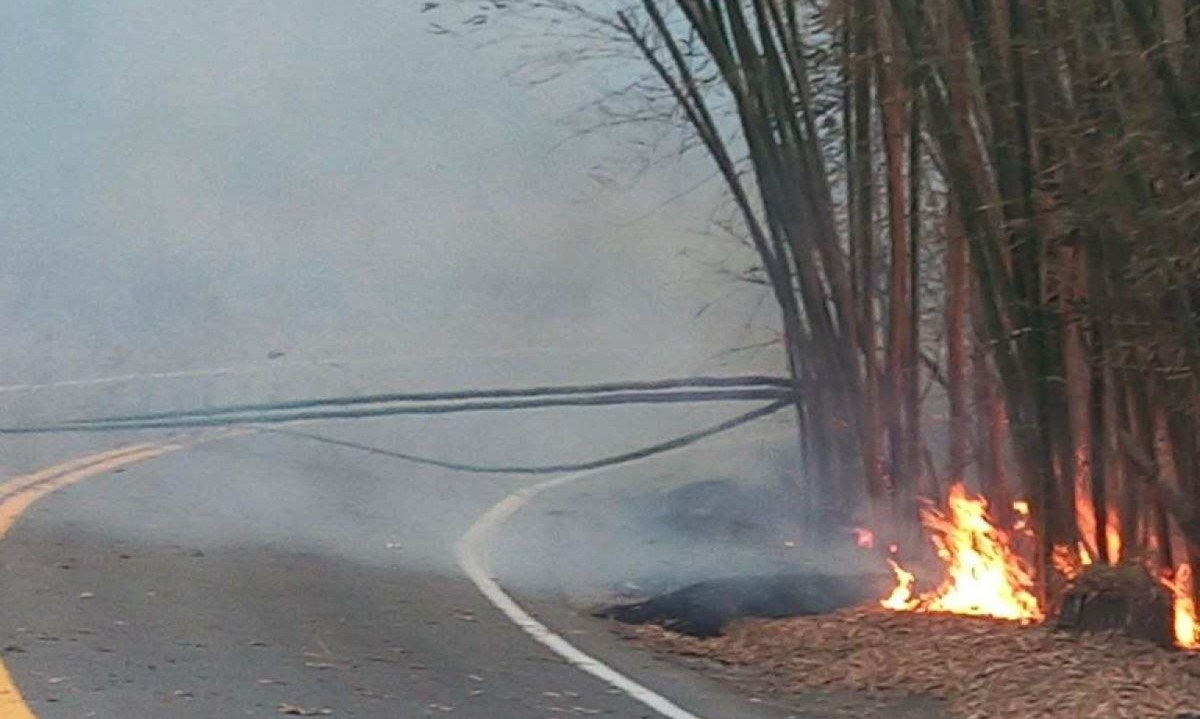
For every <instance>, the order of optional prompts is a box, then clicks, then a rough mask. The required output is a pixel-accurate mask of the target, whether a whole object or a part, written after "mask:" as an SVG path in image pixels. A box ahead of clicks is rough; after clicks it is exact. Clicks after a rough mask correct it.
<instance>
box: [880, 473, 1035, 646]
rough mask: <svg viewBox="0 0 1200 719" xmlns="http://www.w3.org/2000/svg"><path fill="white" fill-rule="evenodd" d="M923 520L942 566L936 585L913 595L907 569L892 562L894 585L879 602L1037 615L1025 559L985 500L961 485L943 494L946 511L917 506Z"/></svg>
mask: <svg viewBox="0 0 1200 719" xmlns="http://www.w3.org/2000/svg"><path fill="white" fill-rule="evenodd" d="M921 514H922V523H923V524H924V525H925V527H926V528H927V529H929V530H930V533H931V534H930V540H931V541H932V542H933V545H934V547H935V548H936V549H937V554H938V557H939V558H941V560H942V562H943V563H944V564H945V567H946V579H945V580H944V581H943V582H942V584H941V586H939V587H938V588H937V589H936V590H934V591H932V592H927V593H925V594H922V595H920V596H919V597H917V598H913V596H912V580H911V577H912V575H911V573H909V572H908V571H907V570H905V569H903V568H902V567H900V566H899V565H897V564H894V563H893V570H894V571H895V572H896V579H897V586H896V588H895V589H893V591H892V594H891V596H889V597H888V598H887V599H886V600H884V602H885V603H884V606H885V607H888V608H891V609H900V610H904V611H919V612H946V613H950V614H966V615H972V616H984V617H995V618H998V619H1009V620H1013V621H1021V622H1030V621H1037V620H1040V619H1041V618H1042V611H1041V608H1040V607H1039V606H1038V602H1037V598H1036V597H1035V596H1034V595H1033V586H1034V583H1033V578H1032V575H1031V572H1030V571H1029V569H1028V567H1027V566H1026V564H1025V562H1024V561H1023V560H1022V559H1021V558H1020V556H1018V555H1017V554H1016V553H1015V552H1014V551H1013V550H1012V548H1011V546H1010V544H1009V537H1008V535H1007V533H1005V532H1004V531H1002V530H1000V529H999V528H998V527H996V526H995V524H993V523H992V521H991V519H990V518H989V517H988V514H987V500H985V499H983V498H982V497H969V496H967V491H966V489H965V488H964V487H963V486H962V485H961V484H956V485H954V487H953V488H951V490H950V496H949V497H948V498H947V512H946V513H945V514H943V513H942V512H940V511H938V510H936V509H934V508H928V509H925V510H922V512H921Z"/></svg>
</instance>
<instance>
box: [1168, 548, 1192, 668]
mask: <svg viewBox="0 0 1200 719" xmlns="http://www.w3.org/2000/svg"><path fill="white" fill-rule="evenodd" d="M1163 583H1164V584H1166V585H1167V588H1169V589H1170V590H1171V592H1172V594H1174V595H1175V643H1176V644H1178V645H1179V646H1181V647H1183V648H1184V649H1200V617H1198V616H1197V614H1196V600H1195V595H1194V594H1192V568H1191V566H1190V565H1187V564H1180V565H1179V568H1178V569H1177V570H1176V571H1175V578H1174V579H1173V580H1171V581H1166V580H1164V582H1163Z"/></svg>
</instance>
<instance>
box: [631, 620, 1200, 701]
mask: <svg viewBox="0 0 1200 719" xmlns="http://www.w3.org/2000/svg"><path fill="white" fill-rule="evenodd" d="M620 631H621V632H622V633H623V634H624V635H625V636H627V637H628V638H630V639H631V640H632V641H634V642H637V643H639V644H641V645H643V646H644V647H646V648H648V649H650V650H653V651H657V652H663V653H670V654H673V655H675V656H676V657H678V658H680V659H681V660H683V661H686V662H688V663H691V664H695V665H698V666H704V667H705V668H707V669H708V670H709V671H711V672H713V673H716V674H718V675H721V676H724V677H725V678H726V679H729V680H731V681H734V682H735V683H736V684H738V685H739V686H740V687H742V688H743V689H744V690H747V691H751V692H754V693H755V694H756V695H760V696H764V697H773V698H774V699H773V700H774V701H779V703H786V702H785V701H783V700H785V699H786V697H787V696H788V695H799V694H805V695H807V694H810V693H813V692H817V693H828V695H829V696H830V697H837V696H839V695H844V694H845V693H847V692H850V693H855V694H857V693H863V694H865V695H867V696H875V697H878V698H879V702H880V706H884V705H886V704H889V703H894V702H896V701H897V700H900V701H903V698H904V697H909V698H911V699H914V700H917V699H929V700H933V702H934V704H931V705H930V707H931V709H930V710H931V711H932V706H935V705H936V706H943V707H944V713H945V715H946V716H949V717H955V718H959V719H988V718H990V717H995V718H996V719H1000V718H1004V719H1032V718H1033V717H1038V718H1039V719H1067V718H1068V717H1069V718H1072V719H1074V718H1077V717H1089V718H1091V717H1095V718H1096V719H1100V718H1104V719H1109V718H1116V717H1130V718H1138V719H1141V718H1146V719H1155V718H1157V717H1167V718H1171V717H1184V716H1189V714H1188V712H1192V711H1197V712H1200V653H1195V652H1191V653H1189V652H1182V651H1171V650H1167V649H1163V648H1160V647H1157V646H1154V645H1151V644H1148V643H1144V642H1140V641H1135V640H1131V639H1127V638H1125V637H1121V636H1113V635H1096V634H1093V635H1077V634H1072V633H1066V632H1061V631H1054V630H1052V629H1050V628H1048V627H1041V626H1038V627H1020V626H1017V625H1015V624H1012V623H1008V622H999V621H990V620H980V619H970V618H964V617H952V616H932V615H919V614H897V613H894V612H889V611H887V610H884V609H882V608H874V607H871V608H857V609H851V610H846V611H842V612H837V613H834V614H830V615H825V616H819V617H798V618H792V619H781V620H742V621H740V622H738V623H736V624H734V625H732V626H731V627H730V628H729V630H728V631H727V632H726V634H725V635H724V636H721V637H718V638H715V639H695V638H692V637H687V636H683V635H678V634H673V633H670V632H667V631H664V630H663V629H661V628H658V627H653V626H638V627H622V628H621V629H620ZM836 704H837V702H836V701H831V707H830V716H838V715H841V716H848V714H845V713H843V712H839V711H838V710H837V707H836ZM857 716H862V715H861V714H858V715H857ZM879 716H881V717H883V716H896V715H895V714H889V713H880V714H879ZM928 716H931V717H932V715H928ZM1196 716H1197V717H1200V714H1197V715H1196Z"/></svg>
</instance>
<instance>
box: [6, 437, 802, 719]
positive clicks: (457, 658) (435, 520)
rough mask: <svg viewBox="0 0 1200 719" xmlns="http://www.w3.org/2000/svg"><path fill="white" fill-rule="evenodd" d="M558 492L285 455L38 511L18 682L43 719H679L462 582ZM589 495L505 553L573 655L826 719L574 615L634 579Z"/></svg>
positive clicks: (221, 459)
mask: <svg viewBox="0 0 1200 719" xmlns="http://www.w3.org/2000/svg"><path fill="white" fill-rule="evenodd" d="M540 421H541V422H542V426H541V427H540V431H541V432H542V433H543V434H542V436H545V433H546V432H551V431H552V430H549V429H547V425H546V424H545V420H540ZM336 429H337V430H338V432H339V433H340V434H339V436H343V437H347V438H353V439H355V440H359V441H364V442H369V443H374V444H376V445H381V444H386V443H388V442H391V443H392V444H395V443H396V442H397V438H400V437H405V438H411V437H413V436H415V432H414V431H413V430H411V429H409V428H407V427H406V426H402V425H400V424H397V423H389V422H374V423H370V424H365V425H363V426H355V427H350V426H348V425H347V426H340V427H337V428H336ZM429 431H436V428H434V429H431V430H429ZM192 437H194V436H189V437H185V438H183V439H187V440H190V439H191V438H192ZM462 438H463V440H464V441H465V446H466V447H468V448H470V447H472V446H475V445H479V446H489V445H493V444H497V443H499V444H503V443H504V442H505V441H506V440H504V439H503V438H493V437H490V436H489V435H487V434H484V433H482V431H478V430H477V431H476V432H474V433H472V432H469V431H468V432H466V433H465V434H463V436H462ZM26 441H28V442H35V443H36V446H32V447H31V446H24V447H15V446H10V447H9V452H8V454H7V456H8V457H9V458H10V461H11V458H12V457H19V458H21V460H19V461H23V462H24V463H25V464H26V465H28V466H27V467H26V469H28V468H29V467H32V466H34V464H33V458H34V457H37V458H39V459H38V461H39V462H40V463H41V464H42V465H44V464H48V463H52V462H56V461H58V462H61V461H65V460H67V459H69V458H71V457H74V456H79V455H82V454H86V453H87V452H88V451H97V450H103V449H108V448H111V447H113V446H115V445H116V444H118V443H120V442H124V443H132V442H135V441H136V442H155V443H162V442H167V441H172V438H168V437H165V436H162V435H158V436H145V435H143V436H139V437H136V438H120V437H106V438H104V440H103V441H101V440H100V439H99V438H83V439H79V438H75V439H68V440H59V439H35V440H26ZM410 446H411V445H410ZM22 453H23V454H22ZM618 471H620V470H618ZM657 471H658V470H656V472H657ZM13 473H14V472H12V471H10V472H9V476H11V474H13ZM626 474H630V475H631V476H632V475H634V474H636V472H633V473H630V472H628V471H627V472H626ZM537 481H541V480H531V479H528V478H513V477H498V478H479V477H469V476H463V475H456V474H453V473H449V472H445V471H441V470H434V469H430V468H416V467H413V466H412V465H405V464H400V463H397V462H396V461H394V460H389V459H387V458H380V457H375V456H371V455H369V454H366V453H362V452H355V451H353V450H348V449H338V448H332V447H329V446H327V445H320V444H315V443H308V442H302V441H299V440H297V439H294V438H289V437H281V436H273V435H265V434H257V435H245V436H237V437H233V438H225V439H221V440H219V441H212V442H206V443H201V444H195V445H189V446H185V447H184V448H183V449H181V450H179V451H174V452H170V453H168V454H164V455H162V456H159V457H155V458H152V459H148V460H146V461H141V462H138V463H136V464H130V465H129V466H127V467H123V468H119V469H116V471H112V470H111V469H107V470H106V471H105V472H104V473H102V474H99V475H97V476H93V477H90V478H87V479H85V480H83V481H80V482H78V483H76V484H72V485H71V486H69V487H64V488H61V489H59V490H57V491H55V492H53V493H52V494H49V495H48V496H46V497H45V498H44V499H42V500H41V501H39V502H38V503H36V504H34V505H33V506H32V507H30V508H29V509H28V510H27V511H25V512H24V513H23V514H22V515H21V516H20V517H19V518H16V523H15V526H14V527H13V528H12V530H11V531H10V532H9V533H8V535H7V536H6V537H5V538H4V539H3V540H2V541H0V569H2V571H3V576H4V583H3V587H2V588H0V632H2V634H3V636H2V637H0V642H2V645H0V646H2V650H3V661H4V664H5V665H7V667H8V669H9V672H10V673H11V675H12V679H13V680H15V683H16V685H17V686H18V687H19V689H20V692H21V694H22V695H23V697H24V702H25V705H26V708H27V709H28V710H29V711H31V712H32V713H33V715H34V716H36V717H40V718H41V719H60V718H61V719H66V718H71V719H75V718H81V717H118V716H119V717H138V718H142V717H145V718H149V717H197V718H199V717H206V718H207V717H234V716H278V715H281V714H287V713H307V714H308V715H313V716H321V715H328V716H335V717H422V716H445V717H489V718H496V719H507V718H510V717H511V718H512V719H518V718H519V719H528V718H529V717H564V716H566V717H569V716H592V715H605V716H614V717H651V716H657V714H656V713H655V712H654V711H653V710H652V709H650V708H649V707H647V706H646V705H645V704H643V703H640V702H638V701H635V700H634V699H633V698H631V697H630V696H628V695H627V694H626V693H624V692H622V691H620V690H617V689H614V688H613V687H612V686H610V685H608V684H605V683H604V682H602V681H600V680H598V679H596V678H594V677H592V676H589V675H587V674H585V673H583V672H581V671H580V670H579V669H577V668H575V667H572V666H571V665H569V664H568V663H567V662H566V661H565V660H563V659H562V658H561V657H560V656H558V655H556V654H554V653H552V652H551V651H549V650H548V649H546V648H545V647H543V646H541V645H539V644H537V643H535V642H534V641H533V640H532V639H531V638H530V637H529V636H528V635H526V634H525V633H524V632H522V631H521V629H519V628H518V627H516V626H514V625H513V624H512V623H511V622H510V621H509V619H508V618H506V617H505V616H504V615H503V614H501V612H499V611H498V610H497V609H496V608H495V607H494V606H492V604H490V603H489V602H488V601H487V599H485V598H484V596H483V595H482V594H481V593H480V592H479V590H478V589H477V587H476V586H475V585H474V584H472V583H471V581H469V579H468V578H467V577H466V576H464V574H463V573H462V572H461V570H459V568H458V567H457V566H456V564H455V562H454V547H455V543H456V542H457V541H458V540H459V538H460V537H461V536H462V535H463V534H464V533H465V532H467V531H468V529H469V528H470V527H471V525H472V523H473V522H475V521H476V519H477V518H478V517H479V516H480V515H482V514H483V513H484V512H486V511H487V510H488V508H489V507H491V506H493V505H494V504H496V503H497V502H499V501H501V500H502V499H503V498H504V497H506V496H508V495H509V494H510V493H512V492H514V491H515V490H518V489H520V488H521V487H524V486H529V485H531V484H534V483H536V482H537ZM581 484H582V483H581ZM628 484H629V486H631V487H632V486H636V482H629V483H628ZM606 486H607V485H606ZM588 491H589V490H581V491H577V492H576V493H575V494H574V495H572V494H570V493H564V494H563V495H561V496H559V497H558V499H557V500H556V501H550V502H548V503H547V504H546V506H545V507H542V508H540V509H539V508H537V507H534V506H530V507H527V508H526V509H524V510H522V511H521V512H520V513H518V514H517V515H516V516H515V517H514V519H513V521H512V522H511V526H510V527H506V528H505V531H503V532H501V533H500V534H499V535H497V536H496V537H495V538H493V539H492V540H491V544H492V546H489V547H486V548H485V549H486V550H487V551H488V552H489V553H491V554H492V555H493V556H495V557H497V558H498V559H497V561H496V562H495V565H496V568H497V569H496V571H497V573H498V580H499V582H500V583H501V584H502V585H505V586H506V588H509V587H511V588H512V590H513V591H514V593H515V594H516V595H517V597H518V599H519V601H520V602H521V603H522V605H524V606H526V607H528V608H530V610H531V611H532V613H534V614H535V615H537V616H538V617H539V618H540V619H541V621H543V622H544V623H546V624H547V625H548V626H550V627H551V628H553V629H554V630H555V631H557V632H559V633H560V634H561V635H562V636H564V637H566V638H567V639H568V640H569V641H570V642H571V643H572V644H574V645H575V646H577V647H579V648H581V649H582V650H584V651H586V652H588V653H589V654H591V655H592V656H594V657H597V658H599V659H600V660H602V661H603V662H605V663H606V664H607V665H609V666H611V667H613V668H614V669H615V670H616V671H618V672H621V673H623V674H624V675H627V676H630V677H633V678H634V679H636V680H637V681H639V682H641V683H643V684H644V685H646V686H647V687H649V688H650V689H652V690H653V691H655V692H657V693H659V694H661V695H662V696H664V697H666V698H668V699H670V700H671V701H672V702H675V703H676V704H678V705H680V706H682V707H683V708H685V709H686V710H687V711H689V712H692V713H694V714H695V715H696V716H700V717H704V718H705V719H716V718H720V717H730V718H732V717H774V716H802V715H801V714H798V713H796V712H794V711H793V712H790V713H788V712H783V711H782V710H780V709H775V708H772V707H770V706H768V705H767V704H764V703H762V702H754V701H747V700H745V699H743V698H739V697H737V696H734V695H732V694H731V693H729V692H728V691H727V690H726V689H725V688H723V687H721V686H718V685H715V684H713V683H710V682H709V681H708V680H705V679H703V678H701V677H700V676H699V675H697V674H694V673H692V672H689V671H687V670H684V669H681V668H679V667H677V666H675V665H672V664H668V663H665V662H662V661H659V660H655V659H653V658H649V657H646V656H643V655H640V654H638V653H636V652H634V651H632V650H631V649H629V648H628V647H625V646H622V645H621V644H620V642H619V641H618V640H616V639H615V638H614V637H612V636H611V634H610V633H609V631H608V629H607V628H606V627H605V626H604V625H603V624H602V623H598V622H594V621H592V620H590V619H587V618H586V617H585V616H583V615H581V614H580V613H578V612H575V611H572V609H571V605H570V603H569V602H568V601H566V600H564V599H563V598H562V597H563V595H564V592H566V591H567V589H566V588H567V587H568V586H569V587H570V592H569V593H571V594H579V593H581V592H584V593H586V592H585V590H586V588H588V587H590V588H592V589H596V588H598V587H600V585H601V584H603V583H605V582H606V581H609V580H610V579H612V578H613V576H615V575H616V574H617V573H619V572H620V571H622V570H621V569H620V567H619V565H620V562H621V561H622V560H623V559H629V558H628V557H627V556H626V557H624V558H623V557H621V556H614V552H613V551H609V550H611V549H612V548H611V547H607V548H606V546H605V542H608V541H616V540H614V539H613V537H614V534H613V532H614V531H615V532H617V533H619V532H620V531H621V527H620V526H617V525H616V524H614V525H613V526H600V523H597V521H594V520H593V521H591V522H590V524H588V523H585V522H571V521H569V515H570V513H571V511H573V510H572V506H576V507H581V506H583V504H584V503H586V502H588V501H589V499H588V494H587V492H588ZM606 491H615V492H617V493H621V492H631V491H634V490H631V489H619V490H611V489H610V490H606ZM548 494H551V493H548ZM537 501H538V500H537V499H535V503H536V502H537ZM564 502H565V504H564ZM564 517H567V520H568V521H566V522H565V523H564ZM605 521H611V522H615V523H618V524H619V523H620V522H622V521H624V520H622V519H621V518H619V517H615V518H614V517H609V520H605ZM585 524H586V525H587V528H586V531H582V532H581V528H582V527H584V525H585ZM569 537H574V538H575V539H568V538H569ZM581 537H582V538H583V539H580V538H581ZM624 539H625V540H626V541H628V540H629V537H627V536H626V537H624ZM624 553H625V552H621V554H624ZM602 559H603V560H605V561H601V560H602ZM662 561H667V560H666V559H665V558H664V559H663V560H662ZM672 561H678V560H672ZM593 570H594V571H593ZM510 578H511V580H510ZM0 706H3V705H0ZM6 711H8V713H10V714H11V713H12V712H13V710H6ZM814 716H815V715H814Z"/></svg>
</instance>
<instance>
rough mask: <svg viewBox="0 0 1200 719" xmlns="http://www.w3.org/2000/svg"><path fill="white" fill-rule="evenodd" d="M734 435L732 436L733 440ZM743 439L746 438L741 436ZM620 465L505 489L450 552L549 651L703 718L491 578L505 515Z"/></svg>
mask: <svg viewBox="0 0 1200 719" xmlns="http://www.w3.org/2000/svg"><path fill="white" fill-rule="evenodd" d="M792 434H794V430H789V431H788V432H770V433H766V434H762V435H759V436H758V437H757V439H759V440H770V439H776V438H779V437H783V436H792ZM737 441H738V440H734V442H737ZM741 441H742V442H744V441H745V440H741ZM724 443H725V442H717V443H715V444H724ZM713 444H714V443H709V444H707V445H704V446H705V447H706V448H711V447H712V446H713ZM696 448H697V447H696V446H689V447H679V448H677V449H673V450H670V451H668V452H663V453H662V454H659V455H652V456H650V457H644V458H642V459H639V460H637V461H634V462H629V463H627V464H623V465H620V468H625V467H629V466H633V465H637V464H642V463H645V462H651V461H656V460H659V459H664V458H666V457H669V456H671V455H674V454H677V453H682V452H684V451H687V450H695V449H696ZM617 468H618V467H600V468H597V469H589V470H585V471H583V472H575V473H573V474H568V475H565V476H562V477H556V478H554V479H550V480H547V481H545V482H540V483H538V484H534V485H530V486H528V487H524V488H522V489H519V490H517V491H515V492H513V493H512V494H510V495H508V496H507V497H505V498H504V499H502V500H500V502H499V503H497V504H496V505H494V506H493V507H492V508H491V509H489V510H488V511H486V512H484V513H483V515H482V516H480V517H479V519H477V520H475V523H474V524H472V525H471V528H470V529H468V530H467V533H466V534H464V535H463V536H462V538H461V539H459V540H458V545H457V546H456V547H455V550H454V554H455V557H456V558H457V559H458V566H459V568H461V569H462V570H463V572H464V573H465V574H466V575H467V577H468V578H470V580H471V581H472V582H473V583H474V584H475V586H476V587H477V588H478V589H479V591H480V593H482V594H483V596H484V597H486V598H487V600H488V601H489V602H491V603H492V606H494V607H496V608H497V609H499V610H500V611H501V612H502V613H503V614H504V616H505V617H507V618H508V620H509V621H510V622H512V623H513V624H515V625H517V626H518V627H520V628H521V629H522V630H523V631H524V632H525V633H526V634H528V635H529V636H530V637H532V638H533V639H534V641H536V642H538V643H539V644H541V645H542V646H544V647H546V648H547V649H549V650H550V651H552V652H554V653H555V654H557V655H559V656H560V657H562V658H563V659H566V660H567V662H568V663H570V664H571V665H572V666H574V667H576V668H578V669H580V670H581V671H584V672H587V673H588V674H591V675H592V676H594V677H596V678H597V679H599V680H600V681H602V682H605V683H607V684H609V685H610V686H612V687H614V688H615V689H618V690H620V691H622V692H624V693H625V694H627V695H629V696H630V697H632V698H633V699H635V700H637V701H639V702H641V703H642V704H645V705H646V706H648V707H650V708H651V709H653V710H654V711H656V712H658V713H659V714H661V715H662V716H664V717H667V719H702V718H701V717H700V716H698V715H696V714H693V713H691V712H689V711H688V710H687V709H684V708H683V707H681V706H679V705H678V704H675V703H674V702H672V701H671V700H670V699H667V698H666V697H664V696H662V695H661V694H658V693H657V692H655V691H653V690H652V689H649V688H647V687H645V686H643V685H641V684H639V683H637V682H636V681H634V680H633V679H630V678H629V677H627V676H625V675H624V674H621V673H620V672H618V671H617V670H616V669H613V668H612V667H610V666H608V665H607V664H605V663H604V662H602V661H600V660H599V659H596V658H595V657H593V656H591V655H589V654H586V653H584V652H583V651H582V650H580V649H579V648H578V647H576V646H575V645H573V644H571V643H570V642H568V641H567V640H565V639H563V638H562V637H561V636H559V635H558V634H556V633H554V632H553V631H551V630H550V628H548V627H547V626H546V625H545V624H542V623H541V622H539V621H538V620H536V619H534V618H533V617H532V616H531V615H530V614H529V612H527V611H525V610H524V609H522V608H521V605H519V604H517V603H516V601H515V600H514V599H513V598H512V597H511V596H509V594H508V593H507V592H505V591H504V589H502V588H501V587H500V585H499V584H498V583H497V582H496V580H495V579H493V578H492V572H491V567H490V565H489V562H488V553H487V549H486V548H487V547H488V545H489V541H488V540H489V539H491V537H492V534H493V533H494V532H495V530H497V529H499V528H500V526H501V525H503V524H504V523H505V522H507V521H508V520H509V518H510V517H512V516H513V515H514V514H516V513H517V511H518V510H520V509H521V508H522V507H524V506H525V505H526V504H529V502H530V501H531V500H533V498H534V497H537V496H538V495H539V494H541V493H542V492H545V491H547V490H550V489H554V488H555V487H561V486H562V485H564V484H569V483H571V482H577V481H579V480H581V479H587V478H588V477H592V476H595V475H597V474H601V473H603V472H609V471H612V470H614V469H617Z"/></svg>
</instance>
